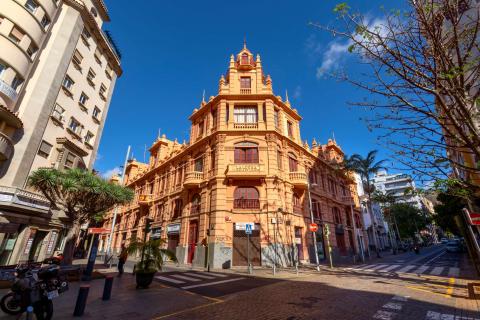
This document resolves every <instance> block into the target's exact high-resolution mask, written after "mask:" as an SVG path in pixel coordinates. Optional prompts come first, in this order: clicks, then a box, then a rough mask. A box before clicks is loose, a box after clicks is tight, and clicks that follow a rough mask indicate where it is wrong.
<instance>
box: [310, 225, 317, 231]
mask: <svg viewBox="0 0 480 320" xmlns="http://www.w3.org/2000/svg"><path fill="white" fill-rule="evenodd" d="M317 230H318V224H316V223H310V231H312V232H317Z"/></svg>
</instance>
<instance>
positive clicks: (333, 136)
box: [332, 131, 337, 143]
mask: <svg viewBox="0 0 480 320" xmlns="http://www.w3.org/2000/svg"><path fill="white" fill-rule="evenodd" d="M332 138H333V142H335V143H337V140H335V131H332Z"/></svg>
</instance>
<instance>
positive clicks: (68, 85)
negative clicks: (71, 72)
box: [62, 75, 75, 90]
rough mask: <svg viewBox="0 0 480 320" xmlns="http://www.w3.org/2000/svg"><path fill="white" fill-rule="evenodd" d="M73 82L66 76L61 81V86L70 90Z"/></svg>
mask: <svg viewBox="0 0 480 320" xmlns="http://www.w3.org/2000/svg"><path fill="white" fill-rule="evenodd" d="M74 84H75V82H73V80H72V78H70V77H69V76H68V75H67V76H65V79H63V83H62V85H63V86H64V87H65V88H66V89H68V90H71V89H72V87H73V85H74Z"/></svg>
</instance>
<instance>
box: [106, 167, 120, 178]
mask: <svg viewBox="0 0 480 320" xmlns="http://www.w3.org/2000/svg"><path fill="white" fill-rule="evenodd" d="M120 173H121V170H120V167H115V168H112V169H110V170H107V171H105V172H104V173H102V177H103V178H104V179H110V178H111V177H112V176H113V175H116V174H120Z"/></svg>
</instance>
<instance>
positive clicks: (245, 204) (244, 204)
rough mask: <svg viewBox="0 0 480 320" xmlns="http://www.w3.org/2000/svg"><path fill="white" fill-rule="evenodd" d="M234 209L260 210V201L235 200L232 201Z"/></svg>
mask: <svg viewBox="0 0 480 320" xmlns="http://www.w3.org/2000/svg"><path fill="white" fill-rule="evenodd" d="M233 208H234V209H260V200H258V199H235V200H233Z"/></svg>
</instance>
